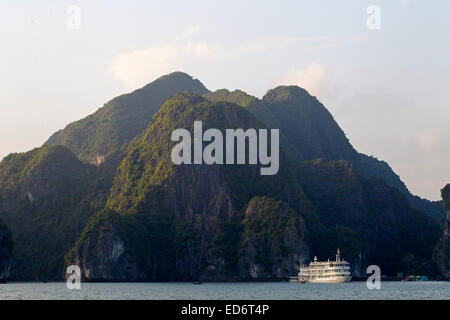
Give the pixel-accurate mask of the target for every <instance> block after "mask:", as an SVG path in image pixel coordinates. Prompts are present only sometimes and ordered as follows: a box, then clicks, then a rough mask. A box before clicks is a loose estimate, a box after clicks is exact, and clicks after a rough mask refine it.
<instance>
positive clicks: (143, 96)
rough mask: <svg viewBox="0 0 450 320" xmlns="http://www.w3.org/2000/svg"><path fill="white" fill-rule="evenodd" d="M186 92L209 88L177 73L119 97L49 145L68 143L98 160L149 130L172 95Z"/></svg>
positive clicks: (53, 138) (202, 91)
mask: <svg viewBox="0 0 450 320" xmlns="http://www.w3.org/2000/svg"><path fill="white" fill-rule="evenodd" d="M184 91H192V92H194V93H197V94H205V93H207V92H208V89H206V88H205V87H204V86H203V84H202V83H201V82H200V81H199V80H196V79H193V78H192V77H191V76H189V75H188V74H186V73H183V72H173V73H171V74H168V75H165V76H162V77H160V78H158V79H156V80H155V81H153V82H151V83H149V84H147V85H146V86H144V87H142V88H141V89H138V90H135V91H133V92H131V93H128V94H123V95H121V96H118V97H115V98H114V99H112V100H111V101H109V102H107V103H106V104H104V105H103V107H101V108H100V109H98V110H97V111H96V112H95V113H93V114H91V115H89V116H88V117H86V118H84V119H81V120H78V121H76V122H73V123H70V124H69V125H67V127H65V128H64V129H63V130H59V131H58V132H56V133H55V134H53V135H52V136H51V137H50V138H49V139H48V141H47V142H46V144H48V145H63V146H66V147H67V148H69V149H70V150H71V151H72V152H73V153H74V154H75V155H76V156H77V157H78V158H79V159H81V160H82V161H83V162H87V163H98V161H99V157H100V159H102V158H103V159H105V158H108V157H109V156H110V155H111V154H112V153H114V152H116V151H118V150H120V149H121V147H122V146H123V145H124V144H127V143H128V142H130V141H131V139H133V138H134V137H135V136H136V135H138V134H140V133H141V132H142V131H143V130H145V128H146V127H147V126H148V124H149V122H150V120H151V119H152V116H153V115H154V114H155V113H156V112H157V111H158V110H159V108H160V107H161V106H162V105H163V103H164V102H165V101H166V100H167V99H168V98H169V97H171V96H172V95H174V94H176V93H179V92H184Z"/></svg>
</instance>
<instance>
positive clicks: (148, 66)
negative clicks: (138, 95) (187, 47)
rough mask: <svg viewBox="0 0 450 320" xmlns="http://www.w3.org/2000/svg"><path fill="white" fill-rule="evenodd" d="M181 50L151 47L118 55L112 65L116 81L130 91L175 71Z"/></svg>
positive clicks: (166, 46) (167, 46)
mask: <svg viewBox="0 0 450 320" xmlns="http://www.w3.org/2000/svg"><path fill="white" fill-rule="evenodd" d="M178 56H179V49H178V48H177V47H175V46H173V45H164V46H157V47H150V48H147V49H144V50H134V51H132V52H129V53H122V54H120V55H118V56H117V57H116V58H115V59H114V61H113V62H112V64H111V65H110V71H111V72H112V73H113V76H114V79H116V80H118V81H121V82H123V84H124V85H125V87H126V88H127V89H129V90H131V89H136V88H137V87H140V86H143V85H145V84H146V83H148V82H150V81H152V80H154V79H156V78H158V77H160V76H161V75H163V74H166V73H169V72H172V71H174V69H176V67H177V58H178Z"/></svg>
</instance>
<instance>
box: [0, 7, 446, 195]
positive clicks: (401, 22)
mask: <svg viewBox="0 0 450 320" xmlns="http://www.w3.org/2000/svg"><path fill="white" fill-rule="evenodd" d="M374 6H375V7H374ZM449 30H450V1H446V0H441V1H440V0H434V1H425V0H371V1H364V0H343V1H335V0H318V1H299V0H295V1H276V2H274V1H261V0H260V1H250V0H247V1H242V0H241V1H220V2H219V1H196V0H191V1H170V2H169V1H164V2H163V1H132V0H131V1H112V0H109V1H106V0H105V1H100V0H89V1H75V0H72V1H64V0H58V1H56V0H55V1H44V0H41V1H13V0H11V1H4V0H0V40H1V41H0V135H1V137H2V138H1V139H0V158H2V157H4V156H6V155H7V154H9V153H12V152H24V151H28V150H30V149H32V148H34V147H38V146H40V145H42V144H43V143H44V142H45V141H46V140H47V139H48V137H49V136H50V135H51V134H52V133H54V132H55V131H57V130H59V129H62V128H64V127H65V126H66V125H67V124H68V123H70V122H72V121H75V120H78V119H81V118H83V117H85V116H87V115H88V114H90V113H92V112H94V111H95V110H97V109H98V108H100V107H101V106H102V105H103V104H104V103H106V102H107V101H109V100H110V99H112V98H113V97H115V96H117V95H119V94H122V93H126V92H129V91H132V90H134V89H137V88H139V87H141V86H143V85H145V84H147V83H149V82H151V81H153V80H155V79H156V78H158V77H159V76H161V75H164V74H167V73H170V72H173V71H183V72H186V73H189V74H190V75H192V76H193V77H194V78H197V79H199V80H200V81H202V82H203V84H204V85H205V86H206V87H207V88H208V89H210V90H217V89H221V88H227V89H229V90H234V89H237V88H239V89H241V90H244V91H246V92H247V93H249V94H252V95H255V96H257V97H260V98H261V97H262V96H263V95H264V94H265V92H266V91H267V90H268V89H271V88H273V87H275V86H277V85H284V84H292V85H298V86H301V87H303V88H305V89H307V90H308V91H309V92H310V93H311V94H312V95H315V96H317V97H318V99H319V100H320V101H321V102H322V103H323V104H324V105H325V106H326V107H327V108H328V110H329V111H330V112H331V113H332V114H333V116H334V118H335V120H336V121H337V122H338V124H339V125H340V126H341V128H342V129H343V130H344V132H345V133H346V135H347V137H348V138H349V140H350V142H351V143H352V144H353V146H354V147H355V148H356V149H357V150H358V151H359V152H363V153H366V154H369V155H373V156H375V157H377V158H378V159H380V160H384V161H386V162H388V163H389V164H390V166H391V167H392V168H393V169H394V171H395V172H396V173H397V174H398V175H399V176H400V177H401V179H402V180H403V181H404V182H405V183H406V185H407V186H408V188H409V189H410V191H411V192H412V193H414V194H417V195H419V196H421V197H425V198H427V199H430V200H438V199H439V198H440V189H441V188H442V187H443V186H444V185H445V184H447V183H449V182H450V170H449V160H450V139H449V138H450V107H449V102H448V96H449V93H450V60H449V56H450V32H449Z"/></svg>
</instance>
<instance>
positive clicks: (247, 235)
mask: <svg viewBox="0 0 450 320" xmlns="http://www.w3.org/2000/svg"><path fill="white" fill-rule="evenodd" d="M243 225H244V230H243V233H242V240H241V241H242V249H241V250H242V251H241V258H240V262H239V263H240V275H241V277H242V278H244V279H245V278H249V279H255V278H258V279H263V278H282V277H286V275H295V274H297V272H298V268H299V266H300V265H301V264H304V263H306V262H307V261H308V260H309V252H308V247H307V246H306V244H305V242H304V236H305V230H304V225H303V219H302V218H301V217H300V216H299V215H298V214H297V213H296V212H295V211H294V210H293V209H291V208H289V205H288V204H287V203H284V202H282V201H275V200H273V199H271V198H268V197H255V198H253V199H252V200H250V202H249V204H248V206H247V210H246V211H245V217H244V221H243Z"/></svg>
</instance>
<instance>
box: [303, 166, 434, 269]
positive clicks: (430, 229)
mask: <svg viewBox="0 0 450 320" xmlns="http://www.w3.org/2000/svg"><path fill="white" fill-rule="evenodd" d="M298 176H299V182H300V183H301V185H302V187H303V190H304V192H305V194H306V196H307V197H308V199H309V200H310V201H311V202H312V203H313V204H314V206H315V208H316V209H317V214H318V216H319V217H320V222H321V225H316V226H314V225H313V224H312V223H311V222H310V221H309V220H308V219H306V220H305V222H306V226H307V227H308V226H309V229H310V231H311V233H310V235H309V236H307V237H306V240H307V243H308V245H309V246H310V249H311V252H314V254H315V255H317V256H319V257H322V258H326V257H330V256H332V255H333V249H334V248H333V247H334V246H336V247H339V248H341V250H342V252H343V253H345V259H346V260H348V261H350V262H351V264H352V267H353V268H354V270H353V271H354V273H355V275H358V276H364V275H365V268H364V267H365V266H366V265H370V264H376V265H379V266H380V268H381V270H382V272H383V273H384V274H391V275H393V274H395V273H396V271H398V270H400V269H402V268H410V269H412V268H419V266H420V265H422V266H420V268H428V269H430V270H421V271H422V272H423V273H426V272H428V271H431V268H432V267H431V266H430V265H426V264H427V263H428V264H430V262H431V261H430V260H431V252H432V250H433V247H434V246H435V244H436V242H437V240H438V237H439V233H440V230H439V226H438V225H437V224H436V223H435V221H434V220H433V219H432V218H431V217H429V216H427V215H426V214H424V213H422V212H420V211H418V210H417V209H414V208H412V207H411V205H410V204H409V202H408V199H407V198H406V197H405V196H404V195H403V194H402V193H401V192H400V191H398V190H397V189H395V188H392V187H390V186H388V185H387V184H386V183H385V182H384V181H383V180H382V179H379V178H373V177H372V178H365V177H363V176H361V175H360V174H358V172H357V171H355V170H354V169H353V167H352V165H351V164H349V163H348V162H346V161H344V160H341V161H337V162H336V161H334V162H327V161H324V160H321V159H319V160H313V161H309V162H305V163H302V164H301V165H300V167H299V169H298ZM330 243H333V244H334V246H330ZM409 255H413V256H414V259H413V260H414V263H415V265H414V266H413V265H410V266H407V267H405V266H402V260H403V259H404V258H405V257H407V256H409ZM405 271H406V270H405Z"/></svg>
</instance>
